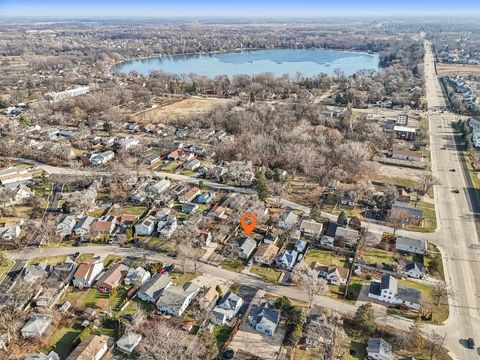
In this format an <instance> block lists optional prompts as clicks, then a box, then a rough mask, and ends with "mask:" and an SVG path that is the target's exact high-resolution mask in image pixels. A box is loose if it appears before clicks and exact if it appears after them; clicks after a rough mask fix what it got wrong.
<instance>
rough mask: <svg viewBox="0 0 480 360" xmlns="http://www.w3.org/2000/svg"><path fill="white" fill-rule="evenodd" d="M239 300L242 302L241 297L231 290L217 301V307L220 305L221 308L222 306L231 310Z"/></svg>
mask: <svg viewBox="0 0 480 360" xmlns="http://www.w3.org/2000/svg"><path fill="white" fill-rule="evenodd" d="M239 302H243V299H242V298H241V297H240V296H238V295H236V294H234V293H232V292H230V291H229V292H228V293H226V294H225V296H224V297H223V298H222V300H221V301H220V302H219V303H218V305H217V307H221V308H224V309H227V308H228V309H231V310H235V309H236V308H237V306H238V303H239Z"/></svg>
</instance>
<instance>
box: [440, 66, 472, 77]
mask: <svg viewBox="0 0 480 360" xmlns="http://www.w3.org/2000/svg"><path fill="white" fill-rule="evenodd" d="M436 66H437V72H438V76H445V75H460V76H468V75H480V65H468V64H441V63H437V64H436Z"/></svg>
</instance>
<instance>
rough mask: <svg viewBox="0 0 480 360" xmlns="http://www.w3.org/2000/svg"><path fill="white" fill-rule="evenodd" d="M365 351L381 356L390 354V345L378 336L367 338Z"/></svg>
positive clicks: (389, 355)
mask: <svg viewBox="0 0 480 360" xmlns="http://www.w3.org/2000/svg"><path fill="white" fill-rule="evenodd" d="M367 351H368V353H369V354H372V353H373V354H380V355H382V356H383V357H391V356H392V345H390V343H388V342H386V341H385V340H383V339H380V338H370V339H368V345H367Z"/></svg>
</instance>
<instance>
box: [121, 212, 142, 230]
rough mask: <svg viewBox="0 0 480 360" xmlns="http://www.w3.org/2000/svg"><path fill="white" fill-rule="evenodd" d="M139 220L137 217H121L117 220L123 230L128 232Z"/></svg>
mask: <svg viewBox="0 0 480 360" xmlns="http://www.w3.org/2000/svg"><path fill="white" fill-rule="evenodd" d="M137 219H138V216H137V215H120V216H119V217H118V218H117V224H118V226H120V228H121V229H123V230H126V229H128V228H129V227H131V226H132V225H133V224H134V223H135V222H136V221H137Z"/></svg>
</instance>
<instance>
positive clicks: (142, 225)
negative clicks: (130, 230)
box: [135, 215, 156, 236]
mask: <svg viewBox="0 0 480 360" xmlns="http://www.w3.org/2000/svg"><path fill="white" fill-rule="evenodd" d="M155 225H156V219H155V216H153V215H148V216H146V217H144V218H143V219H142V220H140V221H139V222H137V223H136V224H135V233H136V234H137V235H144V236H150V235H152V233H153V230H155Z"/></svg>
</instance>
